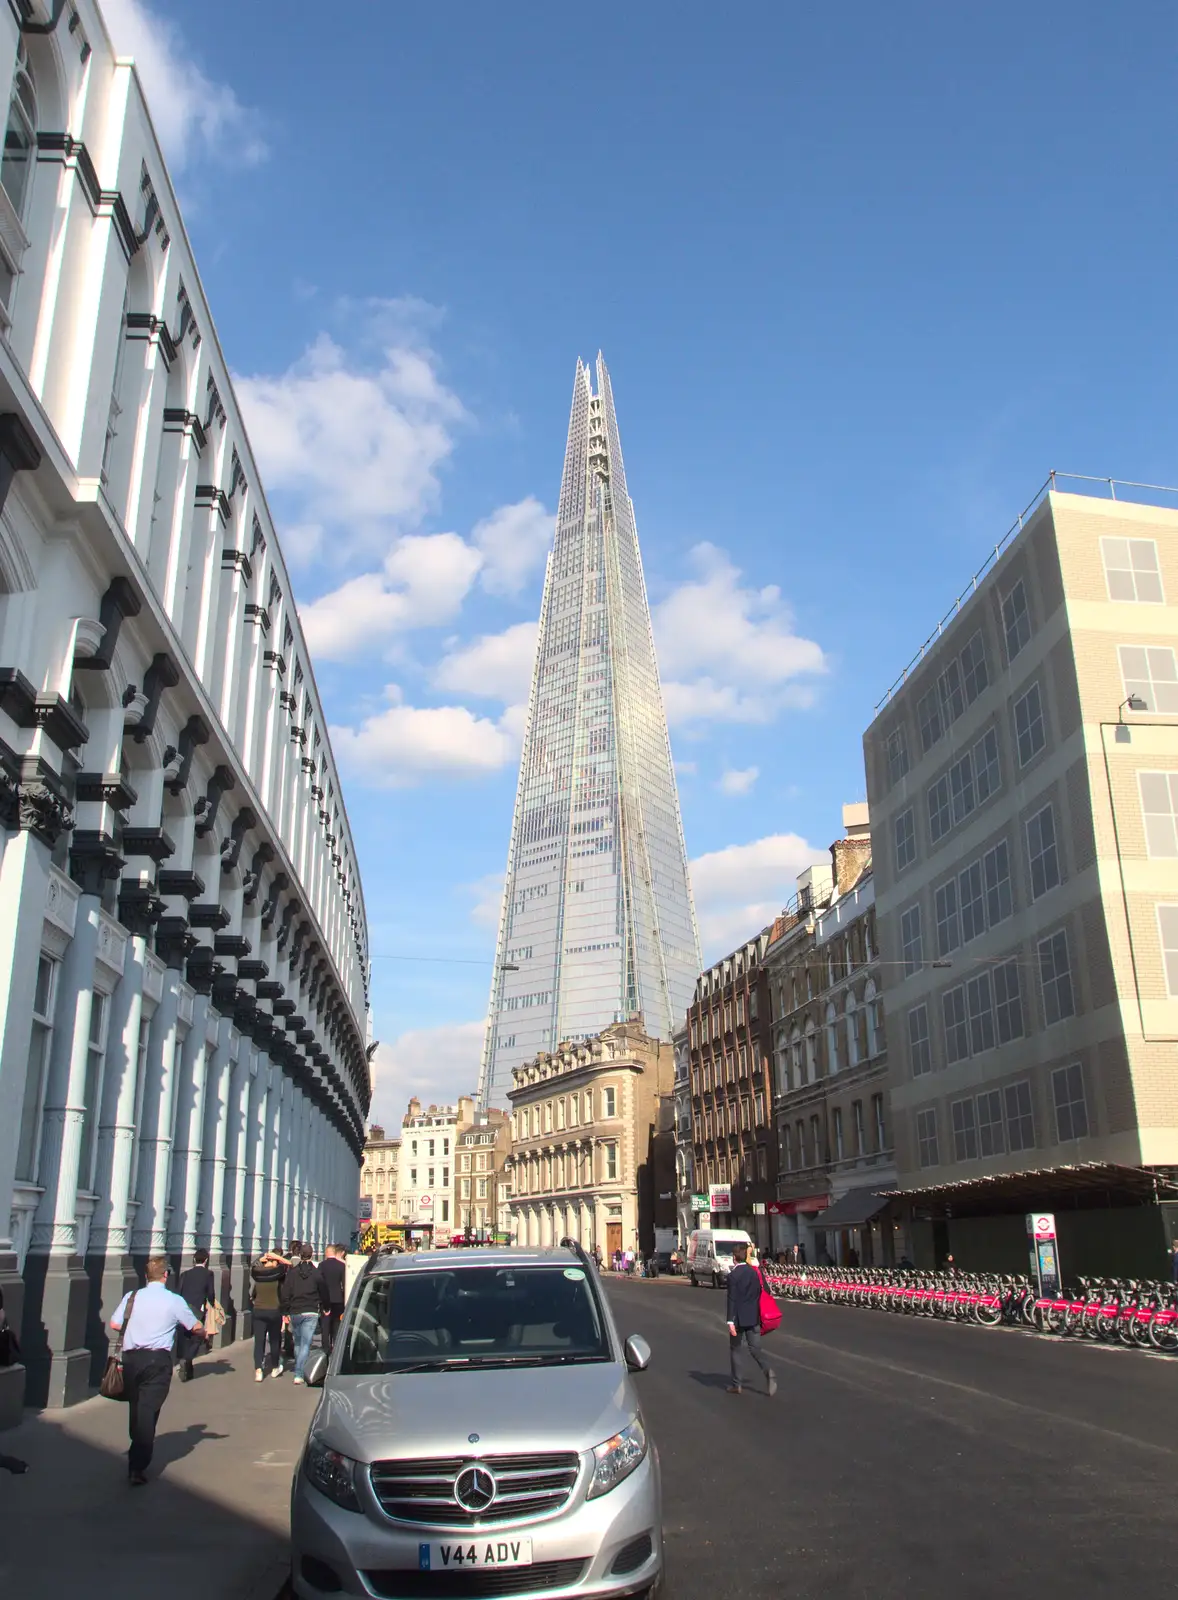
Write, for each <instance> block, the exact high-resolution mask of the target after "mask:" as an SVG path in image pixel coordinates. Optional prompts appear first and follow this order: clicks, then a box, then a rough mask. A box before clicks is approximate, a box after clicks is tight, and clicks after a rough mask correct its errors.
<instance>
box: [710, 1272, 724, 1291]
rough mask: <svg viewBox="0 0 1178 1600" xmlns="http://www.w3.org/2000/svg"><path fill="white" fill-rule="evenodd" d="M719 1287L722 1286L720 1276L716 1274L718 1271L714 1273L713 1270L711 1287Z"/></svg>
mask: <svg viewBox="0 0 1178 1600" xmlns="http://www.w3.org/2000/svg"><path fill="white" fill-rule="evenodd" d="M721 1287H722V1285H721V1283H720V1278H719V1274H718V1273H715V1272H713V1273H712V1288H713V1289H719V1288H721Z"/></svg>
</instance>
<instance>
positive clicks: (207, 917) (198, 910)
mask: <svg viewBox="0 0 1178 1600" xmlns="http://www.w3.org/2000/svg"><path fill="white" fill-rule="evenodd" d="M188 920H189V922H190V923H191V924H192V926H193V927H194V928H227V927H228V926H229V924H230V923H231V922H232V921H233V918H232V917H231V916H230V914H229V912H228V911H226V909H225V907H224V906H221V905H218V904H217V902H216V901H215V900H196V901H194V902H193V903H192V904H191V905H190V906H189V907H188Z"/></svg>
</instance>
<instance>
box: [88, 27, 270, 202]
mask: <svg viewBox="0 0 1178 1600" xmlns="http://www.w3.org/2000/svg"><path fill="white" fill-rule="evenodd" d="M102 14H103V17H104V18H105V20H106V26H107V31H108V32H109V33H110V36H111V40H112V42H113V44H114V47H115V51H116V53H117V54H119V55H121V56H134V58H135V65H136V67H137V69H138V72H139V78H140V82H141V83H142V84H143V92H144V95H145V96H146V98H147V104H148V108H149V110H150V112H151V119H152V121H153V123H154V124H155V129H156V132H157V133H158V134H159V138H160V143H161V144H162V145H163V147H164V153H165V155H166V156H167V158H168V164H169V166H170V167H171V168H172V170H173V171H174V172H180V171H181V170H182V169H183V168H184V167H185V166H187V165H188V163H189V161H190V160H191V158H192V157H193V155H194V154H202V155H207V156H211V157H213V158H214V159H216V160H219V161H225V162H228V163H231V164H234V165H240V166H257V165H258V163H259V162H261V161H264V160H265V159H266V156H267V155H268V153H269V152H268V150H267V148H266V142H265V140H264V138H263V137H262V121H261V117H260V115H259V113H258V112H257V111H255V110H254V109H253V108H252V107H249V106H245V105H243V104H242V103H241V101H240V100H239V99H238V98H237V95H236V94H235V93H234V91H233V90H232V89H231V88H230V87H229V85H228V84H227V83H214V82H213V81H212V79H211V78H209V77H208V76H207V75H206V74H205V73H204V72H202V71H201V69H200V68H199V67H198V66H197V65H196V63H195V62H194V61H193V60H192V45H191V43H190V41H189V40H188V39H187V38H186V37H185V35H184V34H183V33H182V32H181V30H180V28H179V27H178V26H177V25H176V23H174V22H172V21H170V20H169V19H168V18H166V17H160V16H157V15H156V14H155V12H154V11H153V10H152V9H151V8H150V7H149V6H147V5H145V4H144V0H102Z"/></svg>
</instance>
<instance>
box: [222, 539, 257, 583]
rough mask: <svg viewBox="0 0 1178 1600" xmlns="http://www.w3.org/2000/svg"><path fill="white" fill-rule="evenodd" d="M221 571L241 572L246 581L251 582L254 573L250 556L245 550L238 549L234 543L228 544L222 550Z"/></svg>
mask: <svg viewBox="0 0 1178 1600" xmlns="http://www.w3.org/2000/svg"><path fill="white" fill-rule="evenodd" d="M221 571H222V572H240V573H241V575H242V577H243V578H244V579H245V581H246V583H249V581H250V579H251V578H252V577H253V575H254V569H253V567H252V566H251V564H250V558H249V557H248V556H247V555H246V553H245V551H244V550H238V549H236V547H235V546H233V545H226V546H225V548H224V550H222V551H221Z"/></svg>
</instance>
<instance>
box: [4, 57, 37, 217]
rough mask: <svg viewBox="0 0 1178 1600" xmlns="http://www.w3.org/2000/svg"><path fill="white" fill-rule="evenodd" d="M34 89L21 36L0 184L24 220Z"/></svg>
mask: <svg viewBox="0 0 1178 1600" xmlns="http://www.w3.org/2000/svg"><path fill="white" fill-rule="evenodd" d="M36 146H37V90H36V85H35V84H34V82H33V69H32V67H31V65H30V64H29V55H28V50H27V49H26V48H25V42H24V40H23V39H22V40H21V42H20V46H19V48H18V51H17V57H16V71H15V73H14V74H13V78H12V97H11V99H10V100H9V103H8V126H7V127H6V128H5V130H4V158H3V162H2V163H0V183H2V184H3V185H4V192H5V193H6V194H7V196H8V198H9V199H10V200H11V201H12V209H13V210H14V211H15V212H16V214H17V216H18V217H19V218H20V219H21V221H22V222H23V221H24V216H25V208H26V205H27V202H28V198H29V177H30V175H31V174H32V170H33V162H34V161H35V160H36Z"/></svg>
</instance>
